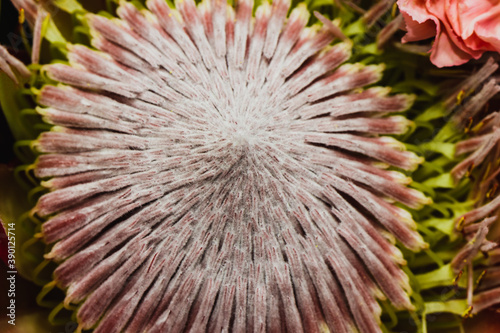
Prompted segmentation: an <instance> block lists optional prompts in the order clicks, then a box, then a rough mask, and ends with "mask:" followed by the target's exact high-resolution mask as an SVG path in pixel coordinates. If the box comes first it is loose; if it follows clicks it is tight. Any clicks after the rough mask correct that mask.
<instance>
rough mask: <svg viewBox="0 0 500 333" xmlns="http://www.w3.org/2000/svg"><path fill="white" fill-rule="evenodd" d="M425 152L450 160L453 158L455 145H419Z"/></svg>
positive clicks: (436, 143)
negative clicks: (438, 154) (437, 154)
mask: <svg viewBox="0 0 500 333" xmlns="http://www.w3.org/2000/svg"><path fill="white" fill-rule="evenodd" d="M420 147H421V148H423V149H425V150H430V151H434V152H437V153H440V154H443V155H444V156H446V157H448V158H449V159H450V160H452V159H453V158H454V157H455V144H453V143H450V142H435V141H432V142H426V143H423V144H421V145H420Z"/></svg>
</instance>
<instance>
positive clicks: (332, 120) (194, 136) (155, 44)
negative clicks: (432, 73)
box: [34, 0, 429, 332]
mask: <svg viewBox="0 0 500 333" xmlns="http://www.w3.org/2000/svg"><path fill="white" fill-rule="evenodd" d="M147 6H148V9H149V10H144V11H139V10H137V9H136V8H135V7H134V6H133V5H131V4H129V3H126V2H122V3H121V5H120V7H119V9H118V11H117V13H118V15H119V17H120V18H117V19H107V18H105V17H102V16H96V15H90V14H89V15H88V16H87V17H86V19H87V21H88V23H89V25H90V27H91V34H92V45H93V46H94V47H95V49H90V48H88V47H86V46H82V45H71V46H69V47H68V48H69V53H68V58H69V62H70V65H64V64H51V65H46V66H44V68H43V70H44V71H45V72H46V74H47V75H48V77H50V78H51V79H53V80H54V81H56V82H59V84H55V85H46V86H44V88H43V89H42V90H41V92H40V95H39V100H38V103H39V104H40V105H42V106H43V107H39V108H38V111H39V113H40V114H41V115H43V117H44V120H45V121H46V122H48V123H50V124H54V125H56V126H54V127H53V129H52V130H51V131H50V132H45V133H43V134H42V135H41V136H40V137H39V138H38V140H36V141H35V143H34V147H35V148H36V149H37V150H38V151H39V152H41V153H42V155H41V156H40V157H39V158H38V160H37V162H36V175H37V176H38V177H40V178H42V179H44V181H43V182H42V184H43V185H44V186H46V187H47V188H49V189H50V190H51V191H50V192H49V193H48V194H45V195H44V196H42V197H41V198H40V200H39V201H38V204H37V205H36V207H35V212H36V213H37V214H38V215H40V216H43V217H46V218H47V222H45V223H44V224H43V227H42V232H43V236H44V239H45V241H46V242H47V243H55V244H54V246H53V248H52V251H51V252H50V253H49V254H47V255H46V257H47V258H51V259H53V260H55V261H56V262H60V265H59V267H58V268H57V270H56V272H55V278H56V281H57V282H58V284H59V286H61V287H62V288H67V291H66V299H65V303H66V304H71V303H73V304H80V305H81V306H80V307H79V309H78V310H77V318H78V322H79V325H80V328H83V329H88V328H95V332H119V331H125V332H142V331H144V330H146V331H148V332H165V331H168V332H181V331H192V332H201V331H205V330H207V331H211V332H220V331H225V332H227V331H234V332H245V331H248V332H251V331H259V332H263V331H268V332H281V331H289V332H325V331H328V330H330V331H332V332H351V331H353V330H355V329H356V328H357V329H359V330H360V331H362V332H381V329H380V327H379V322H380V320H379V316H380V313H381V309H380V306H379V304H378V303H377V299H385V298H387V299H389V300H390V301H391V302H392V303H393V304H394V306H395V307H396V308H400V309H412V308H413V306H412V304H411V302H410V299H409V294H410V293H411V288H410V286H409V282H408V278H407V276H406V275H405V274H404V273H403V271H402V270H401V268H400V265H403V264H404V263H405V261H404V259H403V257H402V255H401V253H400V251H399V250H398V249H397V248H396V247H395V246H394V245H393V241H394V238H395V239H397V240H399V241H400V242H401V243H402V244H403V245H404V246H406V247H408V248H410V249H412V250H419V249H421V248H424V247H425V246H426V244H425V243H424V241H423V240H422V238H421V236H420V235H419V234H418V233H417V232H416V230H415V229H416V227H415V223H414V221H413V220H412V217H411V215H410V214H409V213H408V212H407V211H406V210H404V209H402V208H399V207H397V206H396V205H394V204H393V202H395V201H397V202H400V203H402V204H404V205H406V206H409V207H413V208H416V207H419V206H421V205H422V204H426V203H428V202H429V199H427V198H426V197H425V196H423V195H422V194H421V193H420V192H418V191H416V190H413V189H409V188H407V187H406V186H405V185H406V184H408V183H409V182H410V181H411V179H408V178H407V177H405V176H404V175H403V174H402V173H399V172H397V171H393V170H386V169H387V168H388V167H389V166H393V167H396V168H400V169H404V170H412V169H414V168H415V167H416V166H417V165H418V163H420V162H421V159H420V158H419V157H417V156H416V155H415V154H413V153H411V152H407V151H405V149H404V146H403V145H402V144H401V143H399V142H398V141H397V140H395V139H393V138H391V137H388V136H379V135H384V134H400V133H404V132H405V131H406V129H407V127H408V125H409V124H408V121H407V120H406V119H405V118H404V117H402V116H387V114H388V113H391V112H399V111H403V110H405V109H407V108H409V106H410V105H411V103H412V97H411V96H407V95H390V94H389V93H390V90H389V89H387V88H383V87H370V88H367V89H363V87H365V86H367V85H372V84H373V83H375V82H377V81H378V80H379V79H380V78H381V74H382V70H383V66H373V65H370V66H365V65H362V64H359V63H354V64H353V63H345V62H346V61H347V60H348V59H349V58H350V52H351V51H350V49H351V43H350V42H349V41H347V40H346V41H343V42H338V41H336V36H338V34H337V35H336V34H335V29H332V28H331V27H330V28H327V27H322V26H320V25H315V26H311V27H307V22H308V20H309V15H310V14H309V12H308V10H307V9H306V7H305V6H304V5H298V6H297V7H296V8H293V9H292V10H291V12H290V13H289V14H288V11H289V9H290V1H287V0H277V1H274V2H273V4H272V5H270V4H268V3H266V2H264V3H263V4H262V5H260V6H259V7H258V8H256V10H255V17H253V16H252V10H253V2H252V1H250V0H242V1H240V2H239V4H238V6H237V7H236V10H234V9H233V7H232V6H229V5H227V3H226V2H225V1H219V0H216V1H203V2H201V3H200V4H199V5H198V6H196V5H195V3H194V2H193V1H192V0H182V1H178V2H177V3H176V9H173V8H170V7H169V6H168V5H167V4H166V2H164V1H163V0H150V1H148V2H147Z"/></svg>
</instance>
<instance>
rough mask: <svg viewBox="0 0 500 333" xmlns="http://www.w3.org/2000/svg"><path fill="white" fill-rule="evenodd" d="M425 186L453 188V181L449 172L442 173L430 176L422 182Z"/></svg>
mask: <svg viewBox="0 0 500 333" xmlns="http://www.w3.org/2000/svg"><path fill="white" fill-rule="evenodd" d="M423 184H424V185H425V186H430V187H432V188H436V187H438V188H454V187H455V181H454V180H453V177H452V176H451V174H450V173H444V174H442V175H439V176H437V177H434V178H430V179H428V180H426V181H425V182H423Z"/></svg>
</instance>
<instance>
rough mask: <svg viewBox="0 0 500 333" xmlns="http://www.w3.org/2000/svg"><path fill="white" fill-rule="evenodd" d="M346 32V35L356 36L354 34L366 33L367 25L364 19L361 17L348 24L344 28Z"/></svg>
mask: <svg viewBox="0 0 500 333" xmlns="http://www.w3.org/2000/svg"><path fill="white" fill-rule="evenodd" d="M343 32H344V34H345V35H346V36H354V35H360V34H364V33H365V32H366V25H365V22H364V21H363V19H362V18H361V19H359V20H357V21H356V22H354V23H351V24H350V25H348V26H347V27H346V28H345V29H344V30H343Z"/></svg>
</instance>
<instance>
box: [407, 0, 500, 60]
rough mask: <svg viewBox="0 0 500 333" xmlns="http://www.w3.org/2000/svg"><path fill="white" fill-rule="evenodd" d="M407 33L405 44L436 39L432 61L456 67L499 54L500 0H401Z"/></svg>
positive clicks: (432, 51)
mask: <svg viewBox="0 0 500 333" xmlns="http://www.w3.org/2000/svg"><path fill="white" fill-rule="evenodd" d="M398 6H399V10H400V11H401V13H402V14H403V17H404V19H405V22H406V29H407V31H408V33H407V34H406V35H405V36H404V37H403V43H406V42H411V41H417V40H422V39H426V38H430V37H433V36H436V39H435V41H434V44H433V46H432V49H431V61H432V63H433V64H434V65H436V66H437V67H445V66H456V65H461V64H463V63H466V62H467V61H469V60H470V59H471V58H474V59H478V58H479V57H480V56H481V55H482V54H483V53H484V52H485V51H496V52H500V0H398Z"/></svg>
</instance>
